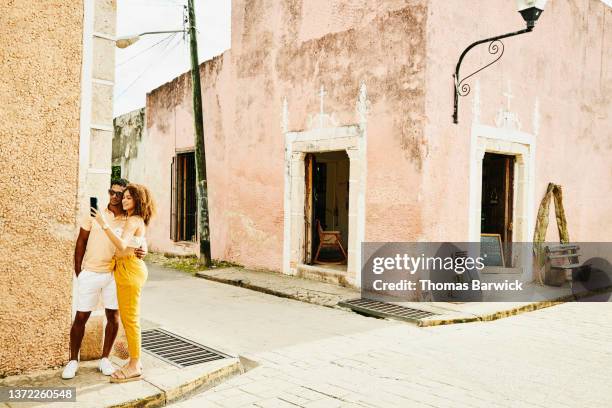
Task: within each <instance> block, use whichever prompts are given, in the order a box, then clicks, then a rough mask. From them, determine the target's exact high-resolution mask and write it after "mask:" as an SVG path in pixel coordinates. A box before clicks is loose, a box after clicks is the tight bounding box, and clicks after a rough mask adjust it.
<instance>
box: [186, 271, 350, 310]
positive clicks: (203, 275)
mask: <svg viewBox="0 0 612 408" xmlns="http://www.w3.org/2000/svg"><path fill="white" fill-rule="evenodd" d="M195 276H196V277H198V278H202V279H206V280H209V281H213V282H218V283H225V284H227V285H232V286H237V287H239V288H245V289H250V290H254V291H256V292H261V293H265V294H267V295H272V296H277V297H280V298H285V299H291V300H297V301H299V302H304V303H310V304H313V305H318V306H324V307H329V308H331V309H340V307H338V305H337V303H334V304H329V303H322V302H313V301H311V300H310V298H305V297H301V296H298V295H295V294H292V293H287V292H281V291H278V290H275V289H270V288H267V287H264V286H258V285H254V284H251V283H249V282H245V281H243V280H241V279H226V278H219V277H216V276H211V275H208V274H206V273H204V272H196V274H195ZM342 309H344V308H342Z"/></svg>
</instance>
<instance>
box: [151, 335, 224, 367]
mask: <svg viewBox="0 0 612 408" xmlns="http://www.w3.org/2000/svg"><path fill="white" fill-rule="evenodd" d="M142 349H143V350H144V351H146V352H147V353H149V354H152V355H154V356H155V357H157V358H159V359H161V360H163V361H165V362H166V363H169V364H172V365H174V366H177V367H187V366H191V365H195V364H201V363H206V362H208V361H213V360H221V359H223V358H230V357H231V356H228V355H227V354H223V353H221V352H219V351H217V350H214V349H211V348H209V347H205V346H203V345H201V344H198V343H196V342H193V341H191V340H187V339H185V338H183V337H181V336H177V335H176V334H174V333H170V332H169V331H166V330H164V329H153V330H145V331H143V332H142Z"/></svg>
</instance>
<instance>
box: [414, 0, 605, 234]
mask: <svg viewBox="0 0 612 408" xmlns="http://www.w3.org/2000/svg"><path fill="white" fill-rule="evenodd" d="M459 3H460V2H459V1H453V2H447V1H431V2H430V9H429V17H428V20H429V24H428V30H427V50H428V52H427V64H426V67H427V76H426V82H427V127H426V132H425V139H426V141H427V144H428V146H429V149H428V155H427V159H426V161H425V163H426V166H425V178H426V180H427V182H426V183H424V184H423V186H424V188H423V189H422V191H421V193H420V194H421V195H422V197H423V198H424V201H423V208H424V211H425V212H424V214H423V215H424V217H423V220H424V222H425V225H424V237H426V238H427V239H429V240H433V241H435V240H449V239H451V240H457V241H462V240H466V239H467V236H468V233H467V231H468V218H469V217H468V185H469V182H470V180H469V164H470V163H469V159H470V157H469V149H470V143H471V129H472V126H473V125H475V124H477V123H482V124H486V125H489V126H494V127H495V126H496V124H495V117H496V113H497V111H498V109H500V108H502V107H504V108H505V107H507V99H506V97H505V96H504V95H503V93H504V92H507V86H508V82H509V81H510V83H511V90H512V94H513V96H514V97H513V98H512V99H511V101H510V111H511V112H513V113H516V114H517V115H518V118H519V120H520V122H521V130H522V131H524V132H527V133H529V134H531V135H532V136H531V137H530V139H531V140H533V141H534V142H535V143H536V159H535V160H536V169H535V180H531V181H530V182H533V183H534V184H535V200H534V202H533V204H532V206H531V207H530V208H529V209H528V211H530V212H531V213H532V214H535V213H536V212H537V207H538V206H539V204H540V200H541V199H542V197H543V196H544V193H545V192H546V187H547V185H548V183H549V182H554V183H557V184H560V185H561V186H563V188H564V205H565V211H566V215H567V220H568V227H569V232H570V238H571V239H572V240H575V241H607V240H609V239H610V236H612V230H611V229H610V225H612V212H610V204H609V202H610V199H611V198H612V165H611V164H610V159H609V158H610V156H611V155H612V122H611V117H610V112H611V104H610V95H611V91H612V65H611V61H612V47H611V44H612V8H610V7H608V6H605V5H604V3H603V2H601V1H599V0H587V1H576V0H571V1H551V2H548V4H547V6H546V9H545V10H544V12H543V14H542V15H541V17H540V19H539V21H538V22H537V24H536V27H535V29H534V31H533V32H531V33H527V34H522V35H519V36H516V37H512V38H508V39H504V40H503V42H504V44H505V51H504V54H503V57H502V58H501V59H500V60H499V61H498V62H496V63H495V64H494V65H492V66H490V67H488V68H486V69H485V70H484V71H482V72H480V73H478V74H476V76H475V77H473V78H472V79H471V80H468V81H469V83H470V84H471V86H472V91H471V93H470V94H469V96H467V97H460V98H459V99H460V100H459V104H460V105H459V124H458V125H455V124H452V119H451V115H452V108H453V94H452V76H451V75H452V74H453V73H454V71H455V64H456V63H457V60H458V58H459V55H460V54H461V52H462V51H463V50H464V48H465V47H467V46H468V45H469V44H471V43H472V42H474V41H477V40H480V39H484V38H488V37H492V36H494V35H499V34H503V33H506V32H512V31H516V30H519V29H522V28H524V26H525V23H524V21H523V19H522V18H521V16H520V14H519V13H518V12H516V8H515V4H514V3H511V2H507V1H505V0H495V1H491V0H478V1H476V2H474V5H473V6H472V7H470V8H466V7H463V6H462V5H460V4H459ZM450 5H452V6H450ZM473 10H478V15H475V14H474V12H473ZM483 16H486V18H483ZM560 27H562V28H560ZM493 59H494V57H492V56H491V55H489V54H488V53H487V44H485V45H481V46H479V47H478V48H476V49H473V50H472V51H471V52H470V53H469V54H468V56H467V57H466V58H465V60H464V62H463V64H462V67H461V74H462V77H464V76H466V75H468V74H469V73H471V72H473V71H474V70H476V69H478V68H479V67H481V66H483V65H485V64H486V63H488V62H490V61H492V60H493ZM477 82H478V84H477ZM478 87H479V88H480V92H479V95H477V94H478V90H477V88H478ZM477 97H479V99H480V104H479V106H478V108H476V109H477V112H476V116H477V118H475V112H474V102H475V98H477ZM536 104H537V105H538V106H537V107H536ZM549 225H550V226H549V236H548V237H547V239H548V240H550V241H558V234H557V232H556V221H555V220H554V211H553V210H552V208H551V220H550V224H549ZM530 234H531V235H530V238H531V237H532V236H533V230H531V231H530Z"/></svg>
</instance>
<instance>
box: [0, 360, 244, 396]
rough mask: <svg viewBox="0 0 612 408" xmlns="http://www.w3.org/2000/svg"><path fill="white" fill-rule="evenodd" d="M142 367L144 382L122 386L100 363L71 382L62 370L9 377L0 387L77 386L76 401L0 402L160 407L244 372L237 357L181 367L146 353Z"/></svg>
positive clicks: (86, 366)
mask: <svg viewBox="0 0 612 408" xmlns="http://www.w3.org/2000/svg"><path fill="white" fill-rule="evenodd" d="M111 361H112V362H113V363H114V365H115V366H117V367H119V366H122V365H123V364H125V362H126V361H123V360H120V359H118V358H117V357H114V356H112V355H111ZM142 364H143V377H144V378H143V380H142V381H133V382H128V383H123V384H112V383H110V382H109V377H107V376H105V375H103V374H102V373H100V371H99V370H98V360H94V361H84V362H81V363H80V364H79V370H78V372H77V376H76V377H75V378H73V379H70V380H64V379H62V378H61V372H62V368H59V369H52V370H45V371H39V372H35V373H29V374H24V375H18V376H11V377H7V378H4V379H2V380H0V387H76V399H77V402H76V403H75V402H53V403H50V402H8V403H1V402H0V408H6V407H43V406H49V405H50V404H51V405H52V406H53V407H54V408H61V407H71V408H74V407H75V406H78V407H79V408H89V407H91V408H100V407H122V408H123V407H145V406H146V407H161V406H164V405H167V404H170V403H173V402H175V401H179V400H181V399H184V398H187V397H188V396H190V395H192V394H194V393H197V392H201V391H203V390H206V389H209V388H211V387H214V386H215V385H217V384H219V383H220V382H222V381H224V380H225V379H228V378H230V377H232V376H235V375H237V374H241V373H242V372H243V369H242V366H241V363H240V360H239V359H238V358H228V359H223V360H216V361H211V362H208V363H204V364H198V365H194V366H191V367H185V368H178V367H176V366H174V365H170V364H168V363H166V362H164V361H162V360H160V359H158V358H156V357H153V356H151V355H149V354H147V353H143V354H142Z"/></svg>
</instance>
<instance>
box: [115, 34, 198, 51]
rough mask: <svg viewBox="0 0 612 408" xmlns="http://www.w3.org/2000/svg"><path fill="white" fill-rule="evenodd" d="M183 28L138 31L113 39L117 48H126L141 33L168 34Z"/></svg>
mask: <svg viewBox="0 0 612 408" xmlns="http://www.w3.org/2000/svg"><path fill="white" fill-rule="evenodd" d="M184 32H186V31H185V30H170V31H147V32H146V33H140V34H137V35H131V36H127V37H120V38H117V39H116V40H115V45H116V46H117V48H127V47H129V46H130V45H132V44H134V43H135V42H136V41H138V40H140V37H142V36H143V35H149V34H168V33H184Z"/></svg>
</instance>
